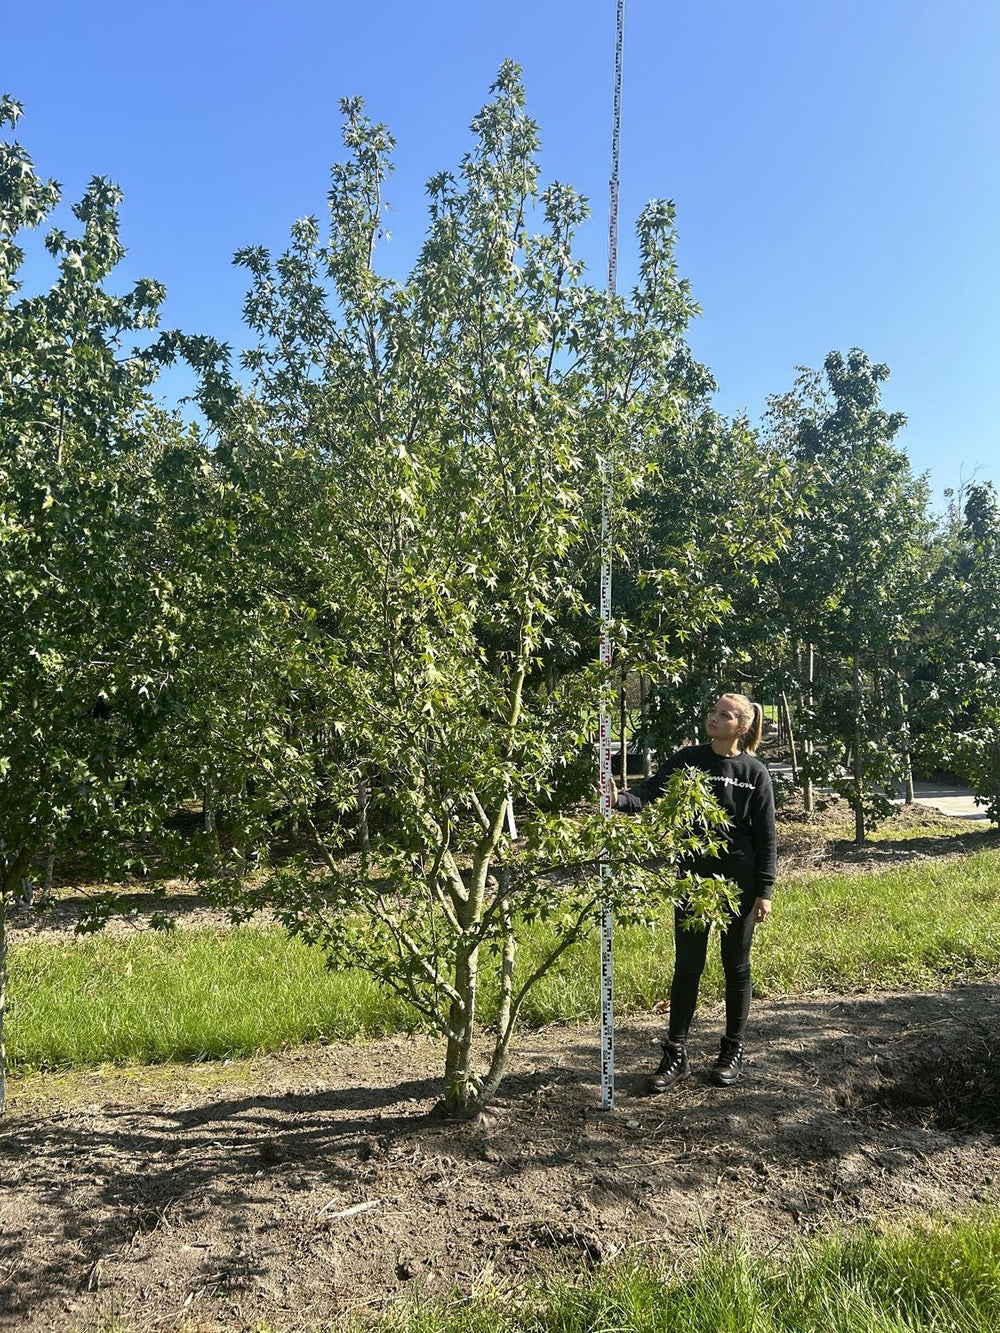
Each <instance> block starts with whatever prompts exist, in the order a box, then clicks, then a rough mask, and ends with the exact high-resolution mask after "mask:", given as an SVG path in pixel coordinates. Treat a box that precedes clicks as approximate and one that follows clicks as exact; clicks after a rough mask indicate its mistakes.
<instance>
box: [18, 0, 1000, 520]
mask: <svg viewBox="0 0 1000 1333" xmlns="http://www.w3.org/2000/svg"><path fill="white" fill-rule="evenodd" d="M614 19H615V4H614V0H530V2H529V0H502V3H500V2H497V0H489V2H486V0H464V3H462V2H460V0H422V3H419V4H417V3H412V0H411V3H402V0H383V3H381V4H379V5H362V4H351V5H348V4H344V3H341V2H340V0H327V2H326V3H320V2H319V0H286V3H285V4H284V5H283V6H281V7H279V6H277V5H275V4H273V3H267V4H265V3H262V2H261V0H241V2H240V3H236V2H235V0H214V2H213V0H201V3H198V4H195V3H193V2H192V0H172V2H171V3H170V4H169V5H142V4H136V3H135V0H129V2H128V3H125V2H124V0H89V3H87V4H83V3H82V0H75V2H74V3H69V2H68V0H36V3H35V4H33V5H32V6H30V7H29V6H28V5H26V4H24V3H22V4H21V5H19V6H18V7H17V8H16V9H14V8H12V7H7V9H6V12H5V14H4V17H3V39H2V40H3V46H2V48H0V91H7V92H9V93H10V94H11V95H12V96H14V97H15V98H17V99H18V100H19V101H21V102H22V103H23V104H24V107H25V113H26V114H25V118H24V120H22V122H21V125H20V138H21V140H22V142H23V143H24V144H25V145H26V147H27V148H28V150H29V151H30V152H31V154H32V156H33V157H34V159H35V162H36V165H37V166H38V168H39V170H40V171H41V172H42V173H43V174H45V175H48V176H54V177H55V178H56V179H57V180H59V181H60V182H61V183H62V184H63V186H64V189H65V197H66V198H67V199H68V200H71V199H74V198H76V197H78V196H79V194H80V193H81V192H82V190H83V188H84V186H85V185H86V182H87V180H88V179H89V177H90V176H91V175H94V174H102V175H107V176H110V177H111V178H112V179H114V180H116V181H117V182H118V184H120V185H121V186H122V188H123V189H124V191H125V204H124V208H123V215H122V216H123V239H124V241H125V244H126V245H127V246H128V248H129V256H128V260H127V261H126V264H125V265H124V266H123V269H122V273H123V277H126V278H131V277H135V276H139V275H140V274H149V275H151V276H153V277H156V278H158V279H160V280H161V281H163V282H165V283H166V284H167V287H168V292H169V296H168V301H167V304H166V307H165V309H164V322H165V324H167V325H168V326H180V327H182V328H184V329H186V330H188V331H189V332H204V333H211V334H215V335H216V336H218V337H221V338H223V339H226V340H228V341H230V342H232V343H233V344H234V345H235V346H237V347H239V346H241V345H242V335H241V324H240V314H239V312H240V307H241V304H242V298H243V292H244V287H245V279H244V276H243V274H242V272H241V271H240V270H237V269H234V268H232V267H231V264H230V260H231V256H232V252H233V251H234V250H235V249H236V248H237V247H239V246H243V245H248V244H264V245H268V246H271V247H274V248H277V247H280V246H281V245H282V244H283V241H284V239H285V237H286V235H287V229H288V225H289V223H290V222H291V221H292V220H293V219H294V218H296V217H300V216H302V215H303V214H306V213H322V210H323V206H324V198H325V191H326V185H327V170H328V167H329V165H330V163H331V162H332V161H334V160H335V158H336V157H337V156H338V155H339V151H340V141H339V114H338V104H339V100H340V98H341V97H342V96H344V95H350V94H355V93H360V94H361V95H363V96H364V97H365V99H366V102H367V106H368V110H369V112H370V114H371V115H373V116H374V117H375V118H376V119H379V120H382V121H384V122H386V123H387V124H388V126H389V128H390V129H391V130H392V131H393V133H394V134H395V136H396V138H397V141H398V151H397V156H396V163H397V169H396V174H395V177H394V181H393V185H392V188H391V198H392V204H393V210H392V214H391V217H390V223H389V225H390V227H391V229H392V234H393V239H392V241H391V244H390V245H389V247H388V248H387V249H386V250H385V251H383V262H384V264H385V266H386V267H387V268H389V269H390V270H391V271H394V272H398V273H403V272H405V270H406V268H407V266H408V264H409V262H410V261H411V260H412V258H413V257H414V255H415V253H416V250H417V248H418V246H419V243H420V240H421V237H422V235H423V228H424V219H425V208H426V199H425V194H424V183H425V182H426V180H427V178H428V177H429V176H430V175H431V174H432V173H433V172H435V171H437V170H440V169H442V168H447V167H451V166H453V165H454V164H455V163H456V162H457V161H458V159H459V157H460V156H461V154H462V152H463V151H464V149H465V147H466V146H467V145H468V143H469V133H468V128H467V127H468V122H469V120H470V119H471V117H472V115H473V114H474V113H475V111H476V110H477V109H478V107H479V106H480V105H481V104H482V103H483V102H484V101H485V100H486V98H487V92H488V88H489V84H490V82H491V81H492V78H493V76H494V74H495V72H496V70H497V67H498V66H499V64H500V62H501V60H502V59H504V58H505V57H507V56H510V57H512V58H513V59H515V60H517V61H518V63H519V64H521V65H522V67H523V69H524V76H525V82H526V86H527V92H528V100H529V110H530V112H531V114H532V115H533V116H534V117H535V119H536V120H538V121H539V123H540V125H541V130H542V141H543V153H542V163H543V170H544V173H545V175H546V177H549V178H552V177H555V178H559V179H562V180H566V181H569V182H570V183H572V184H573V185H575V186H576V187H577V188H578V189H580V190H582V191H583V193H585V194H586V195H588V196H589V198H590V199H591V202H592V206H593V210H594V217H593V221H592V222H591V224H590V225H589V226H588V228H587V229H586V232H585V233H584V235H583V236H582V238H581V249H582V251H583V253H584V255H585V257H586V258H587V260H588V263H589V265H590V269H591V274H592V277H593V279H594V280H595V281H603V274H604V270H605V263H606V259H605V255H606V226H607V223H606V218H607V177H608V158H609V144H610V110H611V92H612V76H613V42H614ZM998 50H1000V4H997V3H996V0H950V3H948V4H947V5H946V4H944V3H942V0H795V2H794V3H792V2H791V0H761V2H760V3H758V4H756V5H748V4H747V3H746V0H742V3H738V2H737V0H718V2H714V0H704V2H703V3H702V4H700V5H690V4H688V5H681V4H675V3H669V2H668V0H627V3H626V33H625V90H624V109H623V131H622V133H623V139H622V223H623V230H622V247H621V260H620V274H621V285H625V284H627V283H628V281H629V279H630V277H631V274H632V272H633V270H634V246H633V243H632V235H631V227H632V224H633V223H634V220H635V217H636V215H637V214H638V212H639V210H640V209H641V207H642V206H643V204H644V203H645V202H646V201H647V200H648V199H649V198H652V197H658V196H662V197H668V198H672V199H673V200H674V201H675V202H676V205H677V211H678V230H679V233H680V241H679V246H678V259H679V264H680V268H681V271H682V272H683V273H684V274H685V275H686V276H687V277H688V278H689V279H690V280H691V282H692V285H693V288H694V292H695V295H696V297H697V299H698V300H699V302H700V304H701V305H702V308H703V312H704V313H703V316H702V318H701V319H700V320H698V321H697V322H696V324H695V325H694V326H693V328H692V330H691V335H690V341H691V344H692V347H693V348H694V351H695V353H696V354H697V355H698V356H699V357H700V358H701V359H702V360H704V361H705V362H706V363H707V364H708V365H709V366H710V367H711V369H712V371H713V373H714V375H715V377H716V379H717V380H718V382H719V386H720V391H719V395H718V400H717V402H718V406H719V408H720V409H721V410H723V411H725V412H728V413H735V412H738V411H741V410H744V409H745V410H747V411H749V413H750V415H751V416H752V417H753V418H755V419H756V418H757V417H759V415H760V413H761V411H762V410H763V407H764V404H765V400H766V398H767V395H768V394H769V393H772V392H779V391H781V390H784V389H785V388H787V387H788V386H789V385H790V384H791V382H792V379H793V378H794V374H795V367H796V366H797V365H802V364H804V365H818V364H820V363H821V362H822V359H823V357H824V356H825V355H826V353H827V352H828V351H830V350H831V349H832V348H839V349H843V350H846V349H848V348H849V347H852V346H861V347H864V348H865V350H866V351H867V352H868V353H869V355H870V356H871V357H872V358H873V359H876V360H881V361H885V362H887V363H888V364H889V366H890V367H891V370H892V377H891V379H890V381H889V384H888V386H887V388H886V394H885V401H886V405H887V406H888V407H890V408H892V409H894V410H902V411H904V412H906V413H907V416H908V418H909V425H908V426H907V428H906V430H905V432H904V433H903V435H902V436H901V437H900V442H901V443H902V444H903V445H904V446H905V448H906V449H907V450H908V452H909V454H910V457H911V459H912V461H913V465H914V467H915V469H916V470H917V471H923V470H928V471H929V472H930V474H931V480H932V483H933V485H934V489H935V493H936V495H938V496H940V492H941V490H942V489H943V488H944V487H947V486H957V485H958V484H959V482H960V481H961V479H962V477H963V475H964V477H965V479H966V480H968V478H969V477H970V476H971V475H972V474H973V472H974V470H975V469H976V468H977V467H978V474H977V475H978V477H979V478H980V479H984V478H991V479H992V480H994V481H996V482H998V483H1000V425H998V422H1000V373H998V361H1000V250H998V239H1000V169H998V161H1000V154H998V152H997V146H996V134H997V127H998V126H1000V79H998V78H997V72H996V57H997V52H998ZM33 271H34V270H33ZM178 383H179V381H178ZM168 387H169V386H168Z"/></svg>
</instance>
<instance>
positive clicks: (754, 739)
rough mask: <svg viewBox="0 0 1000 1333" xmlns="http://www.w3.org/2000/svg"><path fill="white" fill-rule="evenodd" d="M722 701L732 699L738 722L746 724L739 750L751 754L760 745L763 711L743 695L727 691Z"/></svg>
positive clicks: (762, 730)
mask: <svg viewBox="0 0 1000 1333" xmlns="http://www.w3.org/2000/svg"><path fill="white" fill-rule="evenodd" d="M722 697H723V699H732V701H733V703H734V704H735V705H736V711H737V713H739V716H740V721H741V722H745V723H746V727H747V729H746V731H745V732H744V733H743V736H742V738H741V740H740V748H741V749H742V750H743V751H744V752H745V753H746V754H753V752H754V751H755V750H756V749H757V746H758V745H759V744H760V738H761V736H762V734H763V732H764V710H763V708H761V706H760V704H758V703H753V702H752V701H751V700H750V699H748V698H747V697H746V695H745V694H731V693H729V692H728V691H727V692H726V693H725V694H724V695H723V696H722Z"/></svg>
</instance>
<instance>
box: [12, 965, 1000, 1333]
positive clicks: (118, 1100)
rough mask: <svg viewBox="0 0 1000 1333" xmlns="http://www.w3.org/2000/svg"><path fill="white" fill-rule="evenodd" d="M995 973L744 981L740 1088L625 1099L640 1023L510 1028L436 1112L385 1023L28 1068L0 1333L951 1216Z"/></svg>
mask: <svg viewBox="0 0 1000 1333" xmlns="http://www.w3.org/2000/svg"><path fill="white" fill-rule="evenodd" d="M998 1020H1000V979H997V980H996V981H992V982H989V983H980V984H976V985H969V986H961V987H956V988H954V989H951V990H947V991H942V992H940V993H937V994H911V993H894V994H882V995H877V996H863V997H862V996H857V997H844V996H841V995H827V994H816V995H811V996H808V997H805V998H799V999H794V1000H777V1001H767V1002H763V1001H762V1002H759V1003H757V1004H756V1006H755V1009H754V1012H753V1015H752V1017H751V1032H750V1055H749V1059H748V1063H747V1066H746V1072H745V1075H744V1078H743V1080H742V1082H741V1083H739V1084H738V1085H737V1086H736V1087H734V1088H729V1089H718V1088H714V1087H712V1086H711V1085H710V1084H709V1083H708V1081H707V1078H706V1070H707V1068H708V1065H709V1063H710V1061H711V1059H712V1058H713V1056H714V1052H715V1042H716V1038H717V1030H718V1027H719V1021H720V1013H719V1011H718V1010H717V1009H716V1010H712V1009H708V1010H706V1011H705V1012H704V1013H703V1014H702V1015H700V1019H699V1028H698V1034H699V1035H698V1040H697V1041H696V1042H695V1044H694V1046H693V1055H694V1059H695V1065H696V1068H695V1072H694V1074H693V1075H692V1077H691V1078H690V1079H689V1080H688V1081H687V1082H685V1083H683V1084H681V1085H679V1086H678V1087H677V1088H675V1089H674V1090H673V1091H672V1092H671V1093H668V1094H666V1095H663V1096H660V1097H647V1096H645V1095H643V1091H644V1082H645V1076H646V1073H647V1072H648V1070H649V1069H650V1068H651V1067H652V1066H653V1065H654V1064H655V1062H656V1060H657V1058H658V1048H657V1045H656V1041H657V1038H658V1035H659V1026H660V1024H661V1022H662V1020H661V1019H659V1018H657V1017H655V1016H653V1015H650V1016H648V1017H641V1018H638V1019H631V1020H629V1021H628V1023H627V1024H625V1025H623V1026H622V1027H621V1028H620V1029H619V1032H618V1035H617V1063H618V1069H619V1082H618V1098H617V1105H616V1109H615V1111H614V1113H613V1114H611V1115H605V1114H602V1113H601V1112H600V1111H599V1110H597V1109H596V1107H597V1102H598V1086H597V1065H598V1060H597V1034H596V1032H595V1030H594V1029H593V1028H592V1027H589V1026H588V1027H565V1026H559V1027H553V1028H549V1029H547V1030H545V1031H543V1032H540V1033H539V1032H536V1033H531V1034H527V1035H525V1036H524V1037H523V1038H522V1047H521V1049H520V1050H519V1051H518V1053H517V1054H516V1057H515V1061H514V1067H513V1069H512V1072H511V1074H510V1076H509V1078H508V1080H507V1082H506V1083H505V1084H504V1086H503V1088H502V1090H501V1099H500V1101H499V1102H498V1103H497V1104H496V1106H495V1108H494V1109H493V1110H492V1111H491V1112H490V1113H488V1114H486V1115H483V1116H481V1117H479V1118H478V1119H475V1120H472V1121H467V1122H459V1123H456V1122H443V1121H442V1120H441V1119H440V1118H439V1117H438V1116H437V1114H436V1112H435V1109H434V1108H435V1103H436V1100H437V1096H438V1090H439V1087H438V1073H439V1069H440V1067H441V1063H442V1059H441V1051H440V1050H439V1049H438V1048H437V1047H436V1046H433V1045H431V1044H428V1043H426V1042H422V1041H413V1040H407V1039H403V1038H400V1039H395V1040H388V1041H384V1042H381V1043H377V1044H372V1045H366V1046H358V1047H345V1046H338V1047H329V1048H307V1049H298V1050H295V1051H292V1052H289V1053H287V1054H285V1055H281V1056H271V1057H265V1058H261V1059H258V1060H256V1061H253V1062H251V1063H250V1064H249V1065H241V1066H239V1067H235V1066H234V1067H233V1068H231V1069H229V1070H227V1069H225V1068H219V1067H218V1066H216V1067H215V1068H214V1070H213V1071H212V1079H211V1081H209V1080H206V1079H205V1078H204V1077H203V1076H202V1074H200V1073H199V1071H198V1070H196V1069H191V1070H183V1069H181V1070H178V1069H172V1070H170V1071H169V1072H167V1071H153V1070H150V1071H145V1072H143V1071H131V1072H128V1073H126V1072H122V1071H118V1072H114V1071H110V1072H105V1073H91V1074H82V1075H75V1076H72V1077H71V1079H70V1081H69V1082H67V1081H66V1079H58V1078H56V1079H51V1080H47V1079H44V1078H36V1079H33V1080H31V1081H30V1082H29V1083H27V1084H25V1085H22V1087H21V1088H20V1089H17V1088H15V1090H14V1091H15V1096H14V1098H13V1100H12V1103H11V1108H10V1112H9V1114H8V1116H7V1117H6V1119H5V1120H4V1121H3V1122H2V1128H0V1312H2V1313H0V1319H2V1320H3V1321H4V1322H5V1325H6V1326H10V1327H16V1328H17V1329H19V1330H21V1331H22V1333H41V1331H42V1330H53V1329H58V1330H70V1329H90V1328H94V1327H99V1326H100V1325H101V1321H102V1320H105V1319H107V1318H108V1317H109V1316H110V1315H112V1314H115V1315H117V1316H118V1317H119V1318H120V1319H121V1321H122V1324H123V1326H124V1327H126V1328H128V1329H130V1330H142V1331H143V1333H146V1331H147V1330H148V1331H149V1333H152V1330H172V1329H179V1328H182V1327H185V1326H188V1327H198V1328H199V1329H212V1330H214V1329H250V1328H252V1327H253V1326H254V1325H255V1323H256V1322H257V1321H258V1320H267V1321H269V1322H270V1323H271V1324H272V1325H273V1326H274V1328H276V1329H278V1330H283V1331H286V1333H287V1331H289V1330H293V1329H295V1330H298V1329H311V1328H315V1327H317V1326H323V1325H330V1324H332V1323H334V1321H336V1320H337V1319H338V1318H339V1317H342V1316H343V1315H344V1314H345V1313H347V1312H349V1311H353V1312H361V1313H370V1314H376V1313H378V1312H379V1311H381V1310H383V1309H384V1308H385V1307H386V1306H387V1305H388V1304H390V1303H392V1302H395V1301H398V1300H401V1299H405V1298H406V1296H407V1294H412V1293H415V1292H419V1293H420V1294H422V1295H425V1296H433V1295H435V1294H445V1293H447V1292H449V1291H451V1290H452V1289H455V1288H457V1289H458V1290H459V1291H469V1290H471V1289H473V1288H475V1287H476V1285H477V1284H481V1283H490V1284H507V1285H508V1286H513V1285H514V1284H516V1283H517V1282H518V1281H519V1280H520V1279H522V1278H524V1277H525V1276H527V1275H529V1274H531V1273H533V1272H537V1271H538V1270H539V1269H546V1270H553V1269H555V1270H558V1271H568V1272H574V1271H586V1270H587V1269H589V1268H592V1267H594V1266H595V1265H599V1264H604V1263H608V1262H611V1261H613V1260H615V1259H618V1258H620V1257H626V1258H627V1257H629V1256H632V1257H640V1256H647V1255H656V1254H664V1255H668V1256H670V1257H674V1258H676V1257H683V1256H684V1255H686V1254H688V1253H690V1252H692V1251H693V1249H694V1248H695V1247H696V1246H697V1245H699V1244H700V1243H702V1242H703V1240H704V1238H705V1236H706V1235H708V1236H716V1237H723V1236H726V1237H732V1238H735V1239H738V1240H740V1241H742V1242H745V1243H747V1244H749V1245H751V1246H754V1247H757V1248H759V1249H761V1250H768V1251H770V1250H774V1249H776V1248H777V1249H779V1250H780V1248H781V1247H782V1246H784V1245H786V1244H787V1243H788V1242H789V1241H790V1240H791V1239H792V1238H793V1237H796V1236H800V1235H802V1234H803V1233H809V1232H812V1231H814V1230H817V1229H823V1230H827V1229H829V1228H831V1227H833V1226H837V1225H848V1226H849V1225H851V1224H854V1223H857V1222H860V1221H866V1222H877V1221H879V1220H881V1219H887V1218H888V1219H891V1218H894V1217H900V1216H911V1215H914V1214H918V1215H924V1216H926V1215H928V1214H933V1213H935V1212H938V1211H941V1212H947V1213H954V1212H956V1211H959V1212H960V1211H963V1210H965V1209H969V1208H972V1207H974V1206H976V1205H978V1204H982V1203H984V1202H988V1201H993V1200H995V1199H996V1197H997V1187H998V1182H1000V1059H998V1056H1000V1022H998Z"/></svg>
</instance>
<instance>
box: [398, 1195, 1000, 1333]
mask: <svg viewBox="0 0 1000 1333" xmlns="http://www.w3.org/2000/svg"><path fill="white" fill-rule="evenodd" d="M377 1327H378V1328H379V1330H380V1333H512V1331H513V1330H518V1333H946V1330H947V1333H993V1331H994V1330H996V1329H997V1328H998V1327H1000V1218H998V1217H997V1216H993V1217H988V1216H983V1217H979V1218H973V1219H966V1220H961V1221H952V1222H950V1223H939V1224H937V1225H933V1226H930V1227H927V1228H919V1229H917V1228H910V1229H906V1230H896V1231H894V1232H889V1233H887V1234H880V1233H878V1232H875V1231H871V1230H866V1231H861V1232H858V1233H856V1234H854V1235H853V1236H850V1237H830V1238H826V1239H823V1240H819V1241H816V1240H814V1241H813V1242H811V1243H808V1244H804V1245H802V1246H801V1247H800V1248H799V1249H798V1250H797V1251H796V1252H795V1253H793V1254H792V1255H791V1256H789V1257H787V1258H785V1259H783V1260H779V1261H775V1260H772V1259H769V1258H767V1257H763V1258H760V1257H754V1256H751V1255H748V1254H747V1253H745V1252H743V1251H739V1250H736V1249H728V1250H727V1249H720V1248H718V1247H715V1246H711V1245H710V1246H708V1247H706V1249H705V1250H703V1251H702V1253H701V1256H700V1257H699V1259H698V1260H697V1261H696V1262H695V1263H694V1264H692V1265H690V1266H689V1267H687V1268H686V1269H684V1270H678V1269H677V1268H676V1267H675V1268H672V1269H671V1268H666V1267H664V1266H662V1265H661V1266H655V1265H654V1266H643V1267H638V1266H634V1265H629V1266H623V1267H618V1268H613V1269H611V1270H610V1271H608V1272H601V1273H599V1274H598V1275H597V1276H596V1277H594V1278H590V1279H588V1280H586V1281H585V1282H583V1283H577V1284H573V1283H570V1282H566V1281H555V1282H550V1283H549V1284H547V1285H545V1286H539V1287H536V1288H535V1289H533V1290H532V1289H528V1290H527V1291H525V1290H524V1289H523V1288H522V1289H521V1291H520V1293H519V1294H517V1295H514V1294H513V1293H510V1292H505V1293H495V1294H490V1295H485V1296H482V1297H480V1298H478V1299H473V1300H472V1301H468V1302H461V1303H459V1302H456V1303H454V1304H452V1305H451V1306H450V1307H449V1306H447V1305H427V1306H424V1307H422V1308H421V1307H419V1306H418V1307H416V1308H414V1309H410V1310H401V1311H399V1312H396V1313H394V1314H392V1315H390V1316H389V1317H387V1318H386V1319H385V1320H384V1321H382V1322H380V1324H379V1325H378V1326H377Z"/></svg>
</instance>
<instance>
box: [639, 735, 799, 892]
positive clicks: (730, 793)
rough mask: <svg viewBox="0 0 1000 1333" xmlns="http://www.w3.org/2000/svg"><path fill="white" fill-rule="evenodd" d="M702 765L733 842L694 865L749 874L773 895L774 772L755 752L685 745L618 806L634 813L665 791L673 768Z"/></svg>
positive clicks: (727, 838)
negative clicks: (720, 751)
mask: <svg viewBox="0 0 1000 1333" xmlns="http://www.w3.org/2000/svg"><path fill="white" fill-rule="evenodd" d="M683 768H698V769H700V770H701V771H702V772H703V773H707V775H708V781H709V785H710V787H711V789H712V793H713V795H714V796H715V799H716V800H717V801H718V803H719V805H720V806H721V807H722V809H723V810H724V811H725V812H726V815H727V816H728V818H729V827H728V828H727V829H725V830H722V834H721V836H722V837H723V838H724V839H725V841H726V843H727V844H728V846H727V849H726V851H725V852H724V853H723V854H722V856H721V857H719V859H718V861H714V862H709V861H708V860H707V859H706V858H698V859H697V861H696V864H695V866H694V869H695V870H696V871H700V872H701V873H703V874H707V873H712V872H713V871H714V872H715V873H717V874H724V875H726V876H727V877H730V876H731V877H732V878H739V879H744V878H745V877H749V876H751V875H752V876H753V879H754V884H755V886H756V890H757V897H758V898H770V896H771V892H772V890H773V888H774V877H775V872H776V869H777V841H776V838H775V832H774V789H773V788H772V786H771V775H770V773H768V771H767V769H766V768H765V767H764V765H763V764H762V763H761V762H760V760H759V759H758V758H757V757H756V756H755V755H752V754H734V755H722V754H716V753H715V751H714V750H713V749H712V746H711V744H706V745H686V746H685V747H684V749H683V750H678V751H677V753H676V754H674V755H671V757H670V758H669V759H668V760H667V762H666V763H665V764H662V765H661V766H660V767H659V768H658V769H657V770H656V772H655V773H654V774H653V776H652V777H651V778H647V779H646V780H645V781H644V782H637V783H636V784H635V786H634V787H630V788H629V790H628V791H623V792H619V793H618V803H617V805H616V807H615V808H616V809H617V810H623V811H626V812H627V813H629V814H635V813H636V812H637V811H639V810H641V809H642V807H643V806H644V805H648V803H649V802H650V801H655V800H656V798H657V797H658V796H662V795H663V789H664V787H665V786H666V785H667V780H668V778H669V777H670V775H671V774H672V773H677V772H679V771H680V770H681V769H683Z"/></svg>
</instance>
